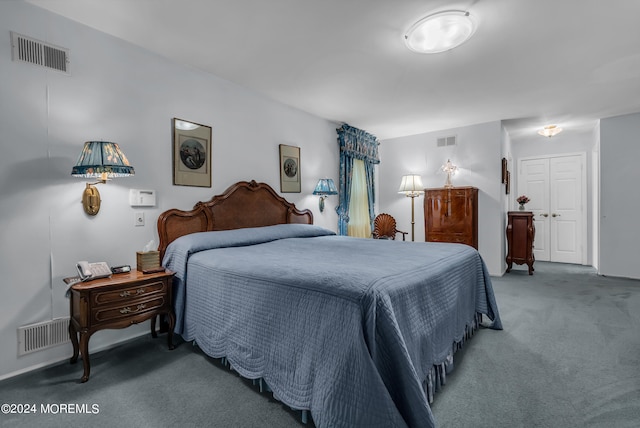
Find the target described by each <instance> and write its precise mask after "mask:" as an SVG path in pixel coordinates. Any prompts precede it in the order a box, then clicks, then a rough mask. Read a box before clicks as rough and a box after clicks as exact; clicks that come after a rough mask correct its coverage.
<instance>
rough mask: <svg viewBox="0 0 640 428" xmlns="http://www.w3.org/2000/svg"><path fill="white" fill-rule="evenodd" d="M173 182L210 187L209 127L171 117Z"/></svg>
mask: <svg viewBox="0 0 640 428" xmlns="http://www.w3.org/2000/svg"><path fill="white" fill-rule="evenodd" d="M172 125H173V184H174V185H177V186H196V187H211V127H210V126H206V125H201V124H199V123H194V122H189V121H187V120H182V119H177V118H173V121H172Z"/></svg>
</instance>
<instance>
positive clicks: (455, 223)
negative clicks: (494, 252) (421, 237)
mask: <svg viewBox="0 0 640 428" xmlns="http://www.w3.org/2000/svg"><path fill="white" fill-rule="evenodd" d="M424 232H425V241H427V242H457V243H462V244H467V245H471V246H472V247H473V248H475V249H476V250H477V249H478V189H477V188H475V187H452V188H442V189H426V190H425V195H424Z"/></svg>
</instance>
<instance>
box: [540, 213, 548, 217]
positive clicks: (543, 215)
mask: <svg viewBox="0 0 640 428" xmlns="http://www.w3.org/2000/svg"><path fill="white" fill-rule="evenodd" d="M540 215H541V216H542V217H549V214H547V213H544V214H540Z"/></svg>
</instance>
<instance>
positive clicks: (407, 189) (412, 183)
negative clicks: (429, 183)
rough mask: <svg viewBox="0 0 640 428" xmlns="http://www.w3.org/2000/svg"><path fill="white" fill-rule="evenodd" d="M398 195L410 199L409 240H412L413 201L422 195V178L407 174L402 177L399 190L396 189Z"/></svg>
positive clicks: (413, 227)
mask: <svg viewBox="0 0 640 428" xmlns="http://www.w3.org/2000/svg"><path fill="white" fill-rule="evenodd" d="M398 193H404V194H405V196H407V197H408V198H411V240H412V241H413V240H414V231H415V224H416V222H415V210H414V204H413V202H414V199H415V198H416V196H420V195H422V194H424V187H423V186H422V177H420V176H419V175H418V174H408V175H403V176H402V182H401V183H400V188H399V189H398Z"/></svg>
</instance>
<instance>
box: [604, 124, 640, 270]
mask: <svg viewBox="0 0 640 428" xmlns="http://www.w3.org/2000/svg"><path fill="white" fill-rule="evenodd" d="M639 140H640V113H635V114H630V115H625V116H617V117H611V118H607V119H602V120H601V121H600V250H599V252H600V265H599V272H600V273H601V274H602V275H612V276H621V277H627V278H636V279H640V263H638V253H639V250H638V243H639V242H640V227H638V213H639V212H640V198H639V197H638V185H639V184H640V168H639V167H638V162H639V160H640V144H639Z"/></svg>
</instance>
